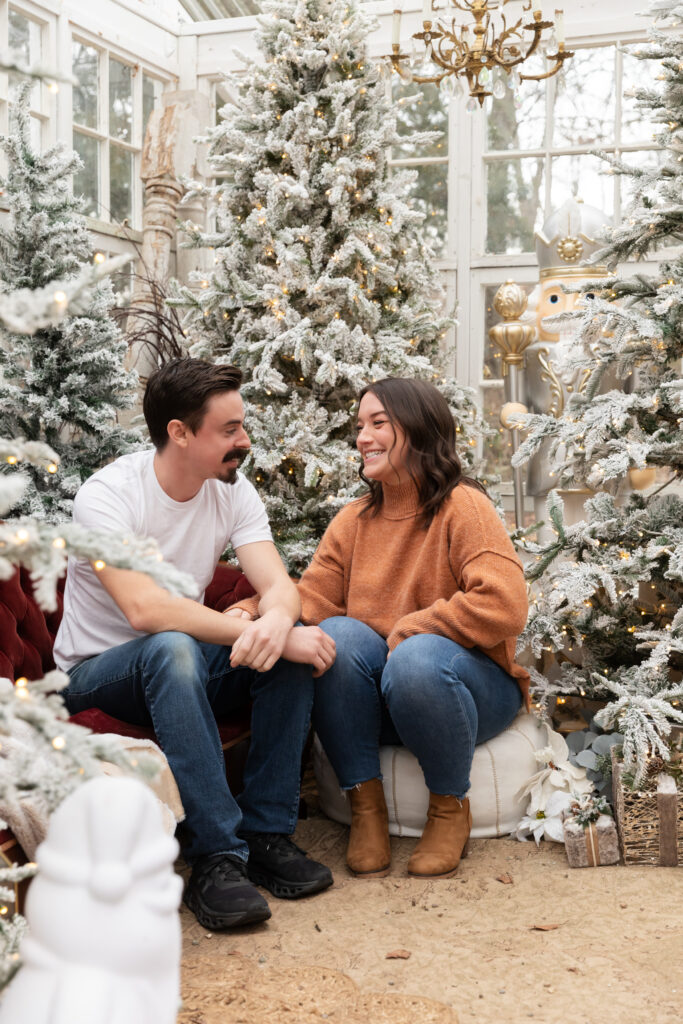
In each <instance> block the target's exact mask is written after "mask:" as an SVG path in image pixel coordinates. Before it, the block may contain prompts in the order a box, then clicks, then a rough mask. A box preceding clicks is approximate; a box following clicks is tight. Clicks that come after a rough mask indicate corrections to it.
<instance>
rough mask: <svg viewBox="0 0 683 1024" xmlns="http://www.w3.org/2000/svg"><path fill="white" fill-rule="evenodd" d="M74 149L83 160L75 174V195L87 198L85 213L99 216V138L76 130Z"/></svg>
mask: <svg viewBox="0 0 683 1024" xmlns="http://www.w3.org/2000/svg"><path fill="white" fill-rule="evenodd" d="M74 149H75V150H76V152H77V153H78V155H79V156H80V158H81V160H82V161H83V167H82V168H81V170H80V171H78V173H77V174H74V195H76V196H79V195H80V196H83V197H84V198H85V207H84V210H83V212H84V213H87V214H88V215H89V216H90V217H97V216H99V204H100V186H99V181H100V173H99V165H100V160H99V158H100V144H99V142H98V141H97V139H91V138H90V136H88V135H82V134H81V132H74Z"/></svg>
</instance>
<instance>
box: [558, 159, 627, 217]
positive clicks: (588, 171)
mask: <svg viewBox="0 0 683 1024" xmlns="http://www.w3.org/2000/svg"><path fill="white" fill-rule="evenodd" d="M551 173H552V182H551V189H550V208H551V210H557V209H558V208H559V207H560V206H562V204H563V203H565V202H566V201H567V199H571V197H572V196H576V198H577V199H583V200H585V201H586V202H588V203H590V205H591V206H597V208H598V209H599V210H602V211H603V213H606V214H607V216H608V217H611V216H612V214H613V213H614V175H612V174H610V167H609V164H608V163H606V162H605V161H604V160H601V159H600V158H599V157H597V156H590V155H589V154H587V153H584V154H581V155H580V156H578V155H573V156H556V157H553V160H552V172H551Z"/></svg>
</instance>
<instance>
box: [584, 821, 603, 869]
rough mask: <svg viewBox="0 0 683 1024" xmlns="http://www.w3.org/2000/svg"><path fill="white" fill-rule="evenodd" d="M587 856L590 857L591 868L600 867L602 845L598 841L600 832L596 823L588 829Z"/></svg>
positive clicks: (592, 823)
mask: <svg viewBox="0 0 683 1024" xmlns="http://www.w3.org/2000/svg"><path fill="white" fill-rule="evenodd" d="M586 856H587V857H588V867H589V868H597V867H599V866H600V843H599V841H598V830H597V828H596V827H595V823H594V822H591V824H590V825H588V826H587V828H586Z"/></svg>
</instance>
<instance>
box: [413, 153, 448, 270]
mask: <svg viewBox="0 0 683 1024" xmlns="http://www.w3.org/2000/svg"><path fill="white" fill-rule="evenodd" d="M417 170H418V175H417V181H416V182H415V184H414V185H413V191H412V195H413V199H414V201H415V207H416V209H418V210H420V211H421V212H422V213H424V215H425V219H424V221H423V222H422V224H423V229H424V231H425V233H426V235H427V237H428V239H429V241H430V243H431V245H432V246H433V248H434V251H435V253H436V255H437V256H441V255H442V254H443V252H444V250H445V248H446V240H447V234H448V189H447V185H446V183H447V180H448V164H427V165H426V167H419V168H418V169H417Z"/></svg>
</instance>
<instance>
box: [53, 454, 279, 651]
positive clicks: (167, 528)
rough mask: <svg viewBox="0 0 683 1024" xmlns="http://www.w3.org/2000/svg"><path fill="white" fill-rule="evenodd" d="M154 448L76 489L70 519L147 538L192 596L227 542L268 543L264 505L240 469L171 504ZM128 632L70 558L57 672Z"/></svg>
mask: <svg viewBox="0 0 683 1024" xmlns="http://www.w3.org/2000/svg"><path fill="white" fill-rule="evenodd" d="M154 455H155V452H154V450H149V451H143V452H134V453H133V454H131V455H123V456H121V458H119V459H117V460H116V461H115V462H112V463H111V464H110V465H109V466H105V467H104V469H100V470H99V471H98V472H97V473H95V474H93V476H91V477H90V479H89V480H86V482H85V483H84V484H83V486H82V487H81V488H80V490H79V491H78V494H77V495H76V499H75V502H74V514H73V520H74V522H75V523H79V524H80V525H81V526H86V527H90V528H92V527H96V528H99V529H103V530H111V532H112V533H118V534H123V535H124V536H125V535H126V534H128V535H129V536H135V537H152V538H154V540H155V541H156V542H157V544H158V545H159V548H160V549H161V552H162V554H163V556H164V559H165V560H166V561H167V562H170V563H171V564H172V565H174V566H175V567H176V568H177V569H181V570H182V571H183V572H186V573H189V575H190V576H192V577H193V578H194V580H195V581H196V583H197V588H198V597H197V600H198V601H202V600H203V599H204V591H205V590H206V587H207V586H208V584H209V583H210V582H211V579H212V577H213V574H214V571H215V569H216V564H217V562H218V559H219V558H220V556H221V554H222V553H223V552H224V551H225V549H226V547H227V546H228V543H230V544H231V545H232V547H233V548H238V547H240V546H241V545H243V544H252V543H254V542H255V541H264V540H272V534H271V532H270V527H269V526H268V517H267V515H266V510H265V508H264V506H263V502H262V501H261V499H260V498H259V496H258V494H257V492H256V490H255V488H254V487H253V485H252V484H251V483H250V482H249V481H248V480H247V479H246V477H244V476H243V475H242V474H241V473H238V474H237V480H236V481H235V483H234V484H226V483H223V482H222V481H220V480H205V481H204V483H203V484H202V486H201V488H200V490H199V491H198V492H197V494H195V496H194V498H190V500H189V501H174V500H173V498H170V497H169V496H168V494H166V492H165V491H164V490H163V488H162V487H161V485H160V484H159V481H158V480H157V477H156V473H155V471H154ZM144 635H145V634H144V633H140V632H138V631H137V630H134V629H132V627H131V626H130V624H129V622H128V620H127V619H126V617H125V615H124V614H123V612H122V611H121V610H120V608H119V607H118V605H117V604H116V602H115V601H114V600H113V599H112V598H111V597H110V596H109V594H108V593H107V591H106V590H105V589H104V587H103V586H102V584H101V583H100V581H99V580H98V579H97V573H96V572H95V570H94V569H93V568H92V566H91V565H90V563H89V562H88V560H87V559H84V558H73V557H72V558H69V565H68V576H67V582H66V590H65V593H64V615H63V617H62V622H61V625H60V627H59V632H58V633H57V638H56V640H55V645H54V658H55V662H56V664H57V666H58V667H59V668H61V669H63V670H64V671H66V670H67V669H69V668H71V667H72V666H73V665H76V664H77V663H78V662H79V661H82V660H83V659H84V658H91V657H92V656H93V655H95V654H101V653H102V651H106V650H109V648H110V647H117V646H118V645H119V644H124V643H127V641H128V640H134V639H136V638H137V637H141V636H144Z"/></svg>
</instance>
